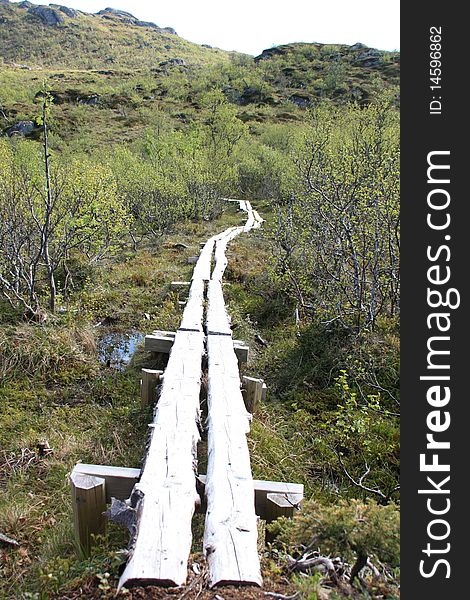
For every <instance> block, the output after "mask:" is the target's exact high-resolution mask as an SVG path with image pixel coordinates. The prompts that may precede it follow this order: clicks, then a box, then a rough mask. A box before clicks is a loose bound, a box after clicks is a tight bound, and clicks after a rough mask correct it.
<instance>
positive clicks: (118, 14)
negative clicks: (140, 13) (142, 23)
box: [96, 7, 137, 21]
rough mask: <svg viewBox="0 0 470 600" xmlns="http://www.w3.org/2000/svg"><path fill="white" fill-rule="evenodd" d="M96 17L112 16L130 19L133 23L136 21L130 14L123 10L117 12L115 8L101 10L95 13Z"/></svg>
mask: <svg viewBox="0 0 470 600" xmlns="http://www.w3.org/2000/svg"><path fill="white" fill-rule="evenodd" d="M96 14H97V15H114V16H115V17H122V18H126V19H132V20H133V21H137V17H134V15H131V13H128V12H126V11H125V10H117V9H116V8H109V7H108V8H103V10H100V11H98V12H97V13H96Z"/></svg>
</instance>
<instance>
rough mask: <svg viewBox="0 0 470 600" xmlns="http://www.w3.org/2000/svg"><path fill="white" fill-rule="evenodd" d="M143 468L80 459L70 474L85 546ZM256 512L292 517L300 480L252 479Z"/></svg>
mask: <svg viewBox="0 0 470 600" xmlns="http://www.w3.org/2000/svg"><path fill="white" fill-rule="evenodd" d="M140 474H141V470H140V469H132V468H128V467H111V466H107V465H91V464H85V463H77V464H76V465H75V467H74V469H73V471H72V473H71V475H70V482H71V486H72V506H73V514H74V527H75V532H76V535H77V538H78V540H79V542H80V546H81V548H82V550H83V551H84V552H85V553H86V552H89V550H90V547H91V536H92V535H96V534H102V533H104V531H105V522H106V520H105V518H104V516H103V513H104V512H105V510H106V505H107V504H110V503H111V499H112V498H116V499H117V500H122V501H124V500H127V499H128V498H129V497H130V495H131V493H132V490H133V488H134V485H135V484H136V483H137V482H138V481H139V479H140ZM205 483H206V476H205V475H198V476H197V479H196V484H197V490H198V492H199V494H200V496H201V499H202V504H201V505H200V506H198V510H199V512H204V511H205V502H204V491H205ZM253 487H254V492H255V512H256V514H257V515H258V516H259V517H260V518H261V519H263V520H265V521H266V522H268V523H270V522H271V521H273V520H275V519H277V518H278V517H280V516H288V517H292V516H293V515H294V513H295V511H296V510H297V509H299V508H300V505H301V503H302V500H303V496H304V486H303V484H301V483H283V482H281V481H263V480H257V479H254V480H253Z"/></svg>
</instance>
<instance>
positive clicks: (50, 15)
mask: <svg viewBox="0 0 470 600" xmlns="http://www.w3.org/2000/svg"><path fill="white" fill-rule="evenodd" d="M28 13H30V14H32V15H34V16H35V17H39V19H41V21H42V22H43V23H44V25H60V24H61V23H63V22H64V17H63V16H62V15H61V14H60V12H59V11H58V10H56V9H55V8H51V7H50V6H32V7H31V8H28Z"/></svg>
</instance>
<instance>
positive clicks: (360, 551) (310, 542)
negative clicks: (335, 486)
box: [271, 499, 400, 579]
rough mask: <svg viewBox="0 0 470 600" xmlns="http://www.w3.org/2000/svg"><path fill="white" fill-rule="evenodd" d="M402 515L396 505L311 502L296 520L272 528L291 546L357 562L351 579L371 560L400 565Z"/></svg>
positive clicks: (358, 501)
mask: <svg viewBox="0 0 470 600" xmlns="http://www.w3.org/2000/svg"><path fill="white" fill-rule="evenodd" d="M399 526H400V523H399V512H398V508H397V506H396V505H395V504H393V503H392V504H389V505H387V506H381V505H378V504H377V503H376V502H374V501H372V500H370V501H368V502H361V501H360V500H345V499H340V500H338V502H337V503H335V504H334V505H332V504H330V505H327V506H324V505H321V504H320V503H318V502H316V501H314V500H311V501H308V502H305V504H304V507H303V509H302V511H301V512H300V513H299V514H297V515H296V516H295V517H294V519H293V520H288V519H286V518H284V517H283V518H281V519H278V520H277V522H275V523H274V525H272V526H271V529H272V530H274V532H276V533H277V536H278V539H279V540H280V541H281V542H284V543H285V544H287V545H288V546H289V547H292V548H294V549H295V548H297V549H300V552H301V554H303V552H304V551H305V549H319V550H320V552H321V553H322V554H324V555H330V556H340V557H341V559H342V560H343V561H345V562H347V563H349V564H351V563H353V562H354V563H355V565H354V567H353V569H352V571H351V579H354V577H355V576H356V575H357V574H358V573H359V571H360V570H361V569H362V568H363V567H364V566H365V565H366V563H367V559H368V558H370V559H371V560H372V562H373V561H380V563H386V564H387V565H388V566H389V567H392V568H393V567H396V566H398V564H399V556H400V534H399V531H400V529H399Z"/></svg>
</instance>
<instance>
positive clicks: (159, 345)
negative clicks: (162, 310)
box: [144, 333, 174, 354]
mask: <svg viewBox="0 0 470 600" xmlns="http://www.w3.org/2000/svg"><path fill="white" fill-rule="evenodd" d="M173 342H174V338H171V337H169V336H166V335H160V334H158V333H152V334H149V335H146V336H145V343H144V350H145V352H162V353H163V354H168V353H169V352H170V350H171V347H172V346H173Z"/></svg>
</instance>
